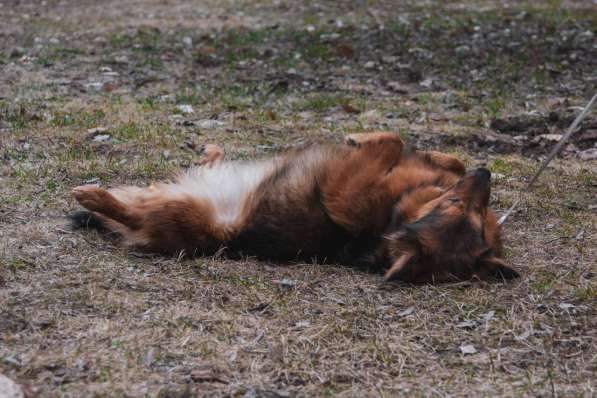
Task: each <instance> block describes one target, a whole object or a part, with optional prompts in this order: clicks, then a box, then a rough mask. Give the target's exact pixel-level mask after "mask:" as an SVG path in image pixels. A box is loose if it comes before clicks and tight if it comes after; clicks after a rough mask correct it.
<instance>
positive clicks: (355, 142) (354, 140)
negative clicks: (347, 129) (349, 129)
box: [344, 134, 360, 147]
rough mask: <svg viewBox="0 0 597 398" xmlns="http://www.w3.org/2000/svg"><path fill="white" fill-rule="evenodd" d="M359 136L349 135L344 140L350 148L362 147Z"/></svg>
mask: <svg viewBox="0 0 597 398" xmlns="http://www.w3.org/2000/svg"><path fill="white" fill-rule="evenodd" d="M358 135H359V134H349V135H347V136H346V137H345V138H344V143H345V144H346V145H348V146H357V147H358V146H360V142H359V137H358Z"/></svg>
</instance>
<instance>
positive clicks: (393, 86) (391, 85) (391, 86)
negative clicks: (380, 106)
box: [387, 82, 408, 94]
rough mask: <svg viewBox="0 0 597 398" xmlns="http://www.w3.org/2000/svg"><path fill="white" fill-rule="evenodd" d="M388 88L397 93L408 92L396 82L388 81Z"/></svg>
mask: <svg viewBox="0 0 597 398" xmlns="http://www.w3.org/2000/svg"><path fill="white" fill-rule="evenodd" d="M387 86H388V88H389V89H390V90H392V91H393V92H395V93H398V94H408V90H407V89H406V88H405V87H404V86H403V85H402V84H400V83H398V82H388V84H387Z"/></svg>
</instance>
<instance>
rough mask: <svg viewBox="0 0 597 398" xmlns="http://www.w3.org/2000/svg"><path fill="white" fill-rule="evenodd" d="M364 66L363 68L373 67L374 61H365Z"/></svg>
mask: <svg viewBox="0 0 597 398" xmlns="http://www.w3.org/2000/svg"><path fill="white" fill-rule="evenodd" d="M364 67H365V69H373V68H375V62H373V61H368V62H367V63H365V65H364Z"/></svg>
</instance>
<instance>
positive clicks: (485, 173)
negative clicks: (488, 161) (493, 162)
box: [475, 167, 491, 181]
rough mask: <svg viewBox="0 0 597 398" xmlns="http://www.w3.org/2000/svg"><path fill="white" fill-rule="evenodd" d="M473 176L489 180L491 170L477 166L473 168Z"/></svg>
mask: <svg viewBox="0 0 597 398" xmlns="http://www.w3.org/2000/svg"><path fill="white" fill-rule="evenodd" d="M475 176H476V177H477V178H479V179H482V180H485V181H489V179H490V178H491V171H489V170H487V169H486V168H485V167H479V168H478V169H477V170H475Z"/></svg>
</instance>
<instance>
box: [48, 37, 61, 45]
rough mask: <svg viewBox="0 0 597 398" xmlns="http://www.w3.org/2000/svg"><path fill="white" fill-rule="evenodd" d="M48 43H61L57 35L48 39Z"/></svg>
mask: <svg viewBox="0 0 597 398" xmlns="http://www.w3.org/2000/svg"><path fill="white" fill-rule="evenodd" d="M48 43H50V44H59V43H60V40H58V39H57V38H55V37H52V38H50V40H48Z"/></svg>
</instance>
